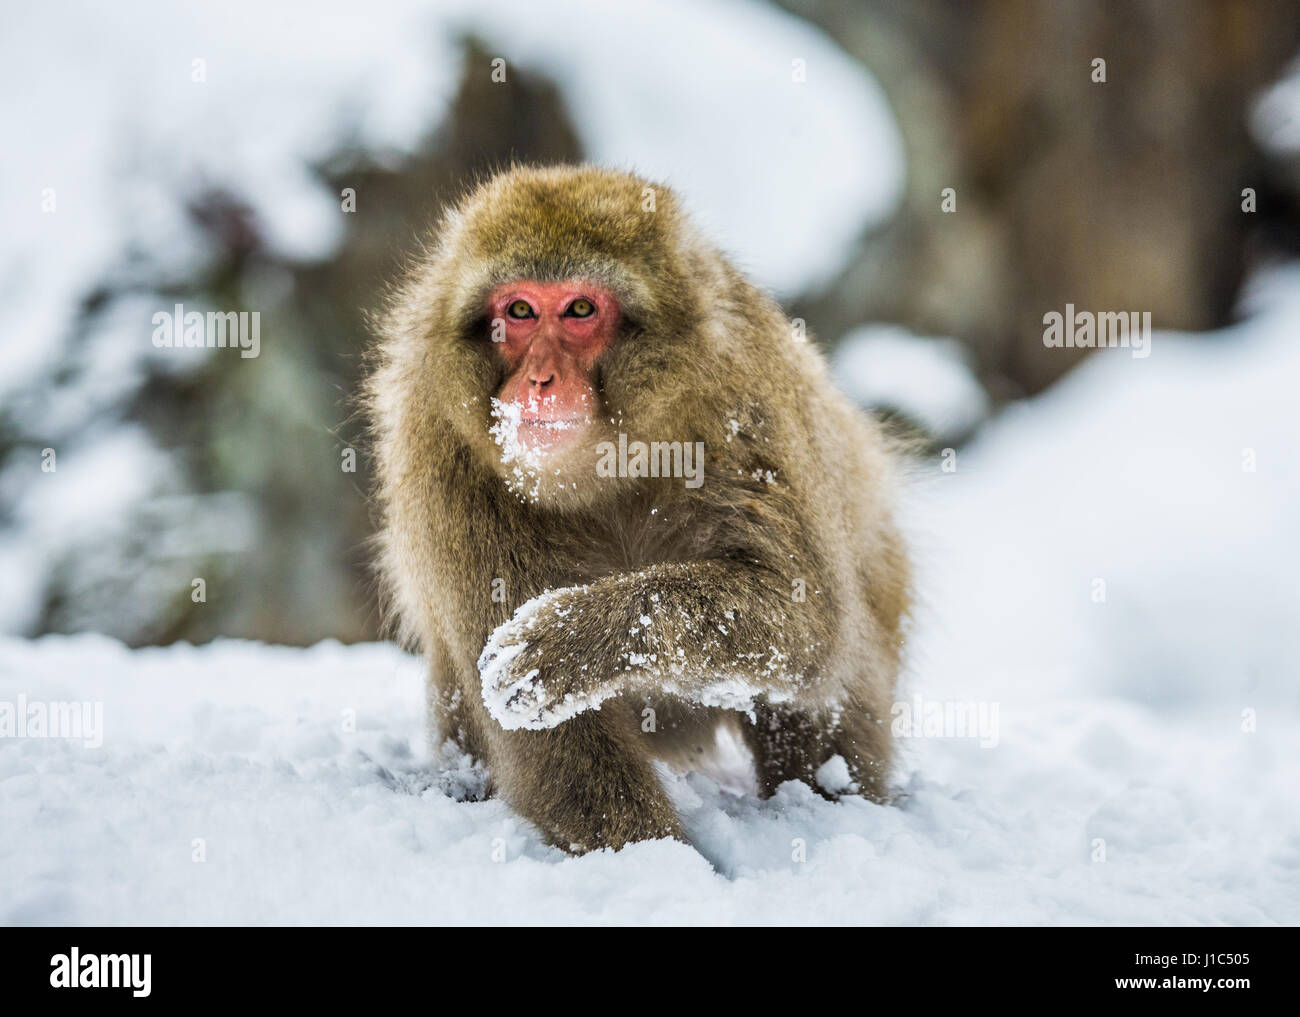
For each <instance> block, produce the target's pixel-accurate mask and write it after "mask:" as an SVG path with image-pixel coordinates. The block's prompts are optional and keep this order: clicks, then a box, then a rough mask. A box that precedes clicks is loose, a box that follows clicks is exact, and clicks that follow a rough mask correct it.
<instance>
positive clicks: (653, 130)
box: [0, 0, 1300, 645]
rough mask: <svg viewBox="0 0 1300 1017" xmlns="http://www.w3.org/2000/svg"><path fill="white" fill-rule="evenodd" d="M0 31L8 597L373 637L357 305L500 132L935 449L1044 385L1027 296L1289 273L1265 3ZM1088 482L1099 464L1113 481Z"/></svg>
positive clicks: (951, 2)
mask: <svg viewBox="0 0 1300 1017" xmlns="http://www.w3.org/2000/svg"><path fill="white" fill-rule="evenodd" d="M52 25H53V26H54V27H55V29H56V30H57V40H58V41H57V45H51V44H50V42H49V40H50V38H51V36H50V32H51V26H52ZM41 40H44V42H41ZM0 52H2V53H3V56H4V61H3V65H4V71H3V72H2V73H3V74H4V76H5V79H6V86H7V87H5V88H4V89H3V93H2V94H0V110H2V111H3V112H2V113H0V123H3V128H4V135H5V137H6V140H7V146H6V150H7V158H6V159H5V160H3V163H2V164H0V179H2V180H3V183H4V186H3V187H0V207H3V213H4V215H3V221H4V224H5V230H4V233H3V235H2V236H0V294H3V299H2V300H0V322H2V323H3V328H0V349H2V350H3V357H2V358H0V630H2V631H4V632H8V633H11V634H15V635H27V636H36V635H40V634H43V633H49V632H76V631H83V630H93V631H99V632H104V633H107V634H109V635H112V636H114V637H117V638H119V639H121V640H123V641H125V642H127V643H128V644H131V645H142V644H154V643H170V642H174V641H177V640H188V641H192V642H204V641H208V640H211V639H213V638H214V637H217V636H235V637H245V638H253V639H260V640H267V641H273V642H278V643H290V644H308V643H313V642H315V641H317V640H320V639H323V638H329V637H334V638H338V639H340V640H343V641H347V642H350V641H356V640H364V639H372V638H375V637H376V636H377V634H378V622H379V618H378V616H377V613H376V608H375V598H374V589H373V584H372V581H371V578H370V572H369V563H368V554H367V551H366V547H365V542H366V539H367V537H368V536H369V534H370V532H371V526H372V523H371V519H370V517H369V514H368V509H367V506H366V504H365V491H366V490H367V488H368V486H369V483H370V475H369V464H368V460H367V457H366V454H365V447H364V442H363V441H362V435H361V424H360V422H359V421H358V419H357V418H356V415H355V413H354V406H353V404H352V399H353V397H354V395H355V393H356V389H357V381H358V372H359V368H360V364H361V360H360V356H359V354H360V352H361V351H362V349H363V348H364V345H365V343H366V341H367V328H366V313H367V312H368V311H370V310H372V309H374V308H375V307H376V306H377V305H378V304H379V302H380V300H381V297H382V288H383V286H384V284H385V281H386V280H389V279H391V278H392V276H393V274H394V273H395V271H397V270H398V268H399V267H400V265H401V264H402V257H403V254H404V253H405V252H407V251H409V250H411V248H412V246H413V244H414V243H415V242H416V240H417V238H418V237H419V236H420V234H421V232H422V231H423V230H425V229H427V227H428V226H429V224H430V223H431V222H432V221H434V219H435V218H436V216H437V214H438V212H439V210H440V208H441V207H442V205H443V203H444V202H446V201H448V200H451V199H454V198H455V196H456V195H457V194H458V193H459V192H460V189H461V188H462V186H463V185H464V184H465V182H466V181H469V180H472V179H473V178H474V177H475V176H476V175H478V174H482V173H484V172H487V171H490V170H491V169H493V168H494V167H500V166H503V165H505V164H508V163H509V162H511V161H512V160H518V161H523V162H556V161H575V160H583V159H586V160H593V161H597V162H601V163H605V164H609V165H613V166H619V167H625V168H630V169H635V170H637V171H639V172H641V173H643V174H645V175H648V176H651V177H655V178H658V179H660V180H662V181H663V182H665V183H667V184H669V185H671V186H674V187H676V188H677V189H678V190H679V191H680V192H681V193H682V194H683V196H684V197H685V199H686V201H687V204H688V206H689V207H690V208H691V209H692V210H693V211H694V213H695V214H696V217H697V218H698V220H699V221H700V223H701V225H702V226H703V228H704V229H705V230H706V231H707V232H708V233H709V234H710V235H712V236H713V237H714V238H715V239H716V240H717V241H718V243H719V244H720V245H721V246H722V247H723V248H724V249H725V250H726V251H727V252H728V253H729V254H730V255H731V256H732V257H733V258H734V259H735V261H736V262H737V263H738V264H739V265H740V266H742V267H743V268H744V269H745V270H747V271H748V272H750V273H751V274H752V275H753V276H754V277H755V278H756V279H757V280H758V281H759V282H760V283H761V284H763V285H764V286H766V287H767V288H769V289H770V290H771V291H772V292H774V293H775V294H776V295H777V296H778V297H779V298H780V299H781V300H782V301H783V303H784V304H785V306H786V307H787V308H788V309H789V310H790V312H791V313H792V314H793V315H795V316H798V317H801V318H803V319H804V320H805V321H806V322H807V325H808V328H809V329H810V331H811V332H812V333H813V334H814V335H815V336H816V339H817V341H818V342H819V343H820V344H821V345H822V346H823V347H824V348H825V349H826V350H827V352H828V354H829V356H830V357H831V359H832V363H833V366H834V370H835V374H836V377H837V379H838V380H839V381H840V382H841V383H842V384H843V385H844V387H845V388H846V389H847V390H848V391H849V392H850V394H851V395H853V396H854V398H856V399H858V400H859V401H860V402H861V403H862V404H863V405H864V406H867V407H869V408H871V409H874V410H877V411H879V412H881V413H884V414H888V415H890V416H892V417H894V418H896V419H898V420H900V421H901V422H902V423H903V425H904V426H907V427H909V428H912V429H916V430H919V431H920V432H922V433H924V434H925V435H926V437H927V438H928V440H929V443H930V447H931V449H932V451H934V452H935V454H936V456H937V455H938V453H939V452H940V451H941V450H942V449H945V448H953V449H958V450H961V449H963V448H965V447H966V446H967V445H968V444H969V443H971V442H972V441H975V440H978V439H979V437H980V435H981V434H984V433H986V432H987V431H988V429H989V428H991V427H995V426H1006V422H1007V421H1014V420H1015V419H1017V413H1018V412H1020V408H1022V407H1024V406H1026V405H1028V404H1029V403H1031V402H1033V401H1034V400H1037V399H1043V398H1045V397H1046V395H1047V394H1050V393H1052V392H1055V391H1065V389H1064V388H1063V386H1066V385H1067V383H1068V381H1069V377H1070V376H1071V375H1072V374H1074V373H1076V372H1077V371H1079V370H1080V363H1081V361H1083V360H1084V359H1085V353H1086V351H1083V350H1069V349H1048V348H1046V347H1045V346H1044V344H1043V315H1044V313H1046V312H1047V311H1050V310H1058V311H1060V310H1063V309H1064V307H1065V305H1066V304H1067V303H1072V304H1074V305H1075V306H1076V307H1078V308H1080V309H1091V310H1096V311H1101V310H1107V311H1112V310H1113V311H1119V310H1125V311H1127V310H1133V311H1149V312H1151V315H1152V320H1153V324H1154V327H1155V328H1156V329H1157V330H1163V331H1167V332H1173V331H1177V332H1186V333H1191V335H1190V336H1189V337H1188V338H1187V340H1186V341H1187V342H1188V343H1191V344H1194V348H1195V346H1197V345H1200V346H1207V347H1215V348H1220V349H1229V350H1231V349H1233V344H1234V343H1243V344H1244V343H1246V342H1247V340H1246V339H1243V338H1241V337H1240V335H1239V330H1238V328H1237V324H1238V323H1239V322H1240V321H1242V320H1243V319H1246V318H1247V317H1248V315H1249V314H1250V305H1249V304H1248V303H1243V293H1245V292H1247V290H1248V288H1249V285H1250V283H1251V280H1253V279H1257V278H1261V277H1262V275H1263V274H1265V273H1270V272H1272V273H1274V274H1273V275H1271V276H1269V278H1272V279H1274V280H1277V279H1279V278H1280V279H1282V280H1283V282H1282V283H1280V284H1279V283H1277V282H1275V283H1274V284H1273V285H1274V290H1275V291H1276V289H1277V287H1278V286H1279V285H1280V286H1281V287H1282V288H1283V289H1284V290H1290V291H1294V290H1295V286H1294V279H1295V276H1286V275H1282V276H1278V275H1276V271H1277V269H1278V266H1285V265H1286V264H1287V263H1288V262H1289V261H1291V260H1292V259H1294V258H1296V256H1297V250H1298V248H1300V72H1298V71H1297V69H1296V65H1295V60H1296V57H1297V55H1298V54H1300V5H1297V4H1296V3H1295V2H1294V0H1237V2H1228V0H1218V2H1215V0H1204V2H1198V0H1164V2H1161V0H1114V2H1094V0H1077V2H1050V0H1041V2H1032V0H1025V2H1018V0H988V2H982V0H856V2H841V0H781V2H779V3H775V2H768V0H665V2H654V3H651V2H638V3H635V4H608V3H600V2H598V0H591V2H574V3H537V2H530V0H519V2H478V3H470V2H464V3H462V2H446V3H436V4H425V3H414V2H390V3H384V2H375V3H371V4H366V5H361V6H358V5H356V4H353V3H342V2H339V0H323V2H320V3H316V4H313V5H311V6H310V7H304V8H302V10H301V12H300V13H294V12H292V11H286V10H283V9H278V8H276V7H274V6H271V5H266V4H255V3H250V2H245V0H235V2H227V3H222V4H202V5H192V6H187V7H185V8H184V9H180V5H173V4H166V3H161V2H158V3H151V2H141V3H136V4H132V5H130V6H128V7H119V6H113V7H111V8H106V7H102V6H100V7H96V6H92V5H86V6H84V7H83V6H76V5H60V4H55V5H53V6H44V7H41V8H40V9H39V10H38V9H35V8H27V9H24V10H15V11H12V12H10V13H9V14H8V15H7V17H6V30H5V33H4V37H3V40H2V41H0ZM1097 59H1101V60H1104V80H1099V79H1098V75H1097V65H1096V64H1095V63H1094V61H1095V60H1097ZM945 189H951V200H950V201H949V208H948V210H945V208H944V193H945ZM954 203H955V204H954ZM176 303H183V304H184V305H185V307H186V309H187V310H200V311H207V310H255V311H258V312H260V314H261V354H260V356H259V357H257V358H256V359H243V358H241V357H239V356H238V355H237V354H235V353H232V352H231V351H229V350H207V349H157V348H155V347H154V346H153V344H152V342H151V336H152V333H153V329H154V325H153V323H152V316H153V315H154V314H155V313H156V312H158V311H162V310H170V309H171V308H172V306H173V305H174V304H176ZM1288 306H1291V307H1293V308H1294V306H1295V301H1294V300H1293V301H1292V303H1291V304H1290V305H1288ZM1275 331H1277V332H1279V333H1280V334H1281V335H1282V340H1281V341H1287V342H1290V340H1292V339H1295V338H1297V337H1300V313H1297V314H1295V315H1294V316H1292V317H1290V318H1287V319H1286V320H1285V321H1284V322H1283V324H1282V325H1280V326H1278V328H1277V329H1275ZM1160 342H1161V339H1160V337H1159V336H1158V337H1157V339H1156V345H1155V348H1154V349H1153V352H1152V356H1151V358H1150V360H1149V361H1134V360H1132V359H1131V358H1128V354H1127V351H1107V352H1106V353H1104V354H1095V355H1094V356H1095V357H1097V358H1098V359H1100V358H1104V357H1107V356H1110V355H1111V354H1118V355H1122V356H1123V358H1125V359H1123V360H1122V361H1119V360H1115V359H1114V358H1112V360H1113V362H1114V367H1113V369H1112V370H1110V371H1109V372H1108V373H1105V374H1099V375H1097V379H1098V380H1097V381H1096V382H1095V383H1091V384H1089V385H1088V386H1087V388H1086V390H1084V389H1080V390H1079V391H1084V392H1086V395H1085V396H1081V397H1080V398H1078V399H1076V400H1075V401H1074V402H1072V403H1071V404H1070V406H1071V413H1073V414H1075V417H1074V419H1079V417H1078V414H1087V413H1088V412H1089V411H1090V407H1091V408H1098V407H1100V408H1101V410H1100V412H1103V413H1105V412H1110V411H1109V410H1107V409H1105V407H1107V406H1108V405H1110V404H1108V402H1107V400H1108V399H1110V398H1112V397H1113V396H1114V394H1115V393H1116V392H1117V391H1118V389H1119V386H1120V385H1121V384H1122V381H1121V380H1120V379H1121V378H1122V377H1123V376H1122V375H1121V374H1120V371H1121V370H1122V371H1126V372H1130V373H1131V372H1134V371H1139V370H1146V371H1148V372H1149V373H1148V374H1147V375H1146V376H1144V377H1145V378H1146V380H1145V381H1144V382H1143V385H1144V387H1142V388H1140V389H1138V390H1135V393H1136V394H1134V395H1132V399H1133V400H1134V402H1133V403H1132V406H1133V407H1136V408H1135V409H1134V412H1135V413H1137V412H1140V411H1141V410H1142V409H1143V408H1144V407H1146V408H1150V400H1151V399H1152V398H1155V396H1153V395H1152V393H1158V392H1159V391H1161V386H1162V385H1165V386H1166V387H1168V386H1171V385H1173V384H1174V381H1173V378H1174V375H1172V374H1162V373H1161V372H1162V371H1165V370H1168V368H1165V367H1162V366H1161V364H1162V358H1163V353H1162V350H1161V348H1160ZM1183 342H1184V340H1183V339H1182V338H1179V339H1178V340H1177V343H1178V344H1183ZM1290 345H1294V343H1293V342H1290ZM1279 348H1280V346H1279ZM1190 355H1192V356H1195V354H1190ZM1269 363H1273V361H1270V362H1269ZM1276 363H1278V364H1281V363H1282V362H1281V361H1276ZM1288 363H1294V361H1290V362H1288ZM1271 373H1274V370H1273V369H1272V368H1270V367H1268V366H1267V365H1266V366H1265V367H1264V368H1263V369H1261V372H1260V374H1259V377H1268V376H1269V375H1270V374H1271ZM1293 383H1294V379H1292V383H1291V384H1292V386H1293ZM1223 384H1224V385H1225V386H1226V385H1228V384H1229V382H1228V380H1227V379H1226V376H1225V378H1224V381H1223ZM1180 391H1183V390H1180ZM1240 394H1241V393H1238V395H1240ZM1219 403H1220V400H1219V398H1218V395H1217V393H1216V391H1215V390H1208V391H1204V392H1199V393H1198V395H1197V402H1196V403H1195V404H1194V405H1195V406H1196V407H1197V408H1198V409H1196V410H1194V411H1192V412H1193V413H1199V412H1200V410H1201V409H1203V410H1204V411H1205V412H1207V413H1216V412H1218V410H1217V407H1218V406H1219ZM1153 412H1155V415H1156V418H1159V417H1160V415H1161V411H1159V410H1158V408H1157V409H1156V410H1154V411H1153ZM1171 412H1172V411H1171ZM1166 416H1167V414H1166ZM1129 419H1130V420H1138V419H1141V420H1145V419H1146V418H1145V417H1131V418H1129ZM1241 444H1242V442H1237V443H1236V444H1233V443H1231V442H1229V445H1230V446H1231V447H1230V449H1229V451H1228V452H1227V453H1225V455H1227V456H1228V460H1229V466H1228V467H1227V469H1228V470H1229V471H1233V470H1236V469H1237V460H1236V457H1237V451H1238V446H1240V445H1241ZM1108 448H1111V449H1113V448H1122V446H1108ZM47 449H53V450H54V453H55V457H56V460H55V461H56V463H57V467H56V469H55V470H53V471H52V472H51V471H49V470H48V469H43V468H42V467H43V464H45V463H46V462H48V461H49V456H48V455H47V454H46V452H45V450H47ZM349 450H355V470H349V469H348V468H347V466H348V463H349ZM1042 454H1043V455H1044V456H1049V455H1051V454H1053V453H1052V452H1051V450H1046V451H1044V452H1043V453H1042ZM1105 454H1107V455H1109V454H1110V453H1109V452H1107V453H1105ZM1031 462H1032V459H1031ZM1238 472H1239V471H1238ZM1096 483H1097V484H1101V485H1110V486H1113V487H1115V488H1116V490H1120V491H1121V498H1120V500H1121V502H1122V487H1123V485H1124V484H1126V483H1134V480H1133V477H1132V476H1128V475H1125V474H1123V473H1122V471H1121V472H1120V473H1117V474H1104V475H1102V479H1100V480H1098V481H1096ZM1286 483H1287V484H1290V483H1291V481H1290V480H1287V481H1286ZM1288 489H1289V488H1288ZM1082 490H1083V491H1085V492H1086V491H1087V490H1089V488H1082ZM1092 490H1095V487H1094V488H1092ZM1293 493H1294V492H1292V494H1293ZM1270 497H1272V501H1271V502H1270V504H1272V505H1274V506H1277V505H1280V504H1284V503H1285V502H1283V501H1279V499H1278V497H1273V496H1270ZM1088 505H1089V502H1088V497H1087V495H1086V494H1085V495H1083V496H1081V497H1080V498H1078V499H1076V501H1075V502H1074V503H1073V504H1065V505H1063V506H1058V507H1059V508H1061V510H1063V511H1064V512H1066V513H1070V512H1076V513H1082V514H1085V515H1086V514H1087V512H1088V511H1089V508H1088ZM1294 522H1295V520H1294V519H1292V520H1291V525H1294ZM1069 539H1070V538H1069V536H1068V535H1067V534H1065V533H1063V534H1062V537H1061V540H1062V541H1068V540H1069ZM1081 569H1082V570H1083V571H1082V572H1081V573H1080V575H1081V576H1084V577H1085V579H1086V578H1087V577H1090V576H1091V574H1092V573H1091V572H1089V571H1088V566H1087V565H1084V566H1081ZM196 578H202V579H204V580H205V586H206V590H205V599H203V600H202V601H198V602H196V600H195V598H194V596H193V593H194V580H195V579H196ZM975 595H976V596H978V588H976V590H975ZM1161 596H1163V594H1161ZM1146 634H1147V637H1148V638H1149V637H1150V630H1149V629H1148V630H1146Z"/></svg>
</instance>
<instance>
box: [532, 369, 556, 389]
mask: <svg viewBox="0 0 1300 1017" xmlns="http://www.w3.org/2000/svg"><path fill="white" fill-rule="evenodd" d="M554 380H555V372H554V371H551V372H550V373H548V374H530V375H529V376H528V381H529V383H530V384H532V386H533V387H534V388H545V387H546V386H547V385H549V384H550V383H551V382H553V381H554Z"/></svg>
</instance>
